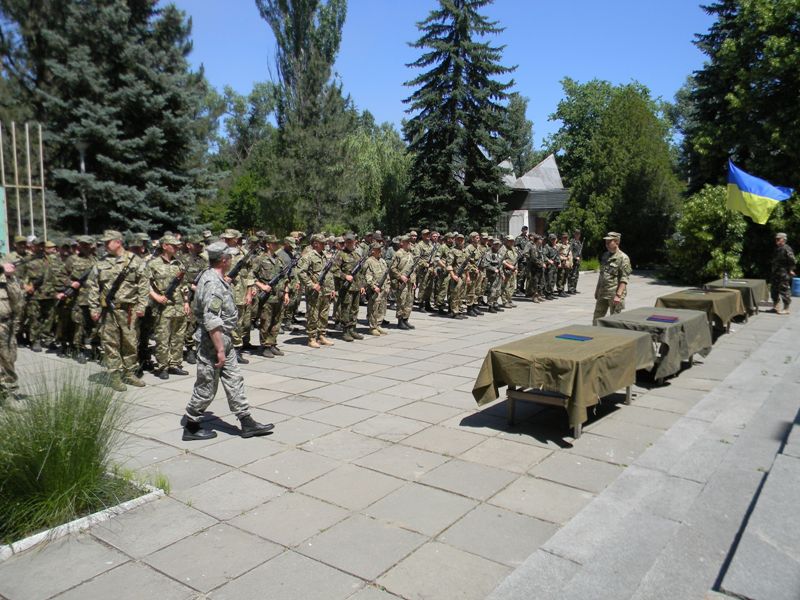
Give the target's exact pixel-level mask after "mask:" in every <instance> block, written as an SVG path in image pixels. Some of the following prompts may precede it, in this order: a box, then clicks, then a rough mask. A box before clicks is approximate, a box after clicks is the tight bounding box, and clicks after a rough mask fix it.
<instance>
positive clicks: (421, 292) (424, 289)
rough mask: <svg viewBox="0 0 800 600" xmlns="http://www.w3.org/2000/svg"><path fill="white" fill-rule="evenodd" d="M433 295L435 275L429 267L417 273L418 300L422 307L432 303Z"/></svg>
mask: <svg viewBox="0 0 800 600" xmlns="http://www.w3.org/2000/svg"><path fill="white" fill-rule="evenodd" d="M432 293H433V274H432V273H431V272H430V270H428V268H427V267H425V268H422V269H419V270H418V271H417V300H418V301H419V303H420V305H422V304H424V303H425V302H430V301H431V295H432Z"/></svg>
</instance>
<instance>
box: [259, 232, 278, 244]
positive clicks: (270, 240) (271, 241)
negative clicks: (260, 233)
mask: <svg viewBox="0 0 800 600" xmlns="http://www.w3.org/2000/svg"><path fill="white" fill-rule="evenodd" d="M262 239H263V240H264V241H265V242H266V243H268V244H277V243H278V238H276V237H275V236H274V235H272V234H271V233H265V234H264V237H263V238H262Z"/></svg>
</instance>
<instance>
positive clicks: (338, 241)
mask: <svg viewBox="0 0 800 600" xmlns="http://www.w3.org/2000/svg"><path fill="white" fill-rule="evenodd" d="M343 250H344V236H341V235H337V236H336V237H335V238H333V244H332V245H331V246H330V249H329V251H328V252H327V257H328V258H330V257H331V256H333V259H334V260H333V267H332V268H331V275H334V273H333V271H335V269H336V257H337V256H338V255H339V252H342V251H343ZM341 287H342V281H341V280H340V279H339V278H338V277H335V276H334V277H333V289H334V291H335V292H336V300H335V301H334V302H333V313H332V315H331V316H332V318H333V325H334V327H336V328H337V329H344V327H343V325H342V316H341V300H342V297H341V295H340V294H339V290H340V288H341Z"/></svg>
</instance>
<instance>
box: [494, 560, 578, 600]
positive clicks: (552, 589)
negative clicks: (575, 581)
mask: <svg viewBox="0 0 800 600" xmlns="http://www.w3.org/2000/svg"><path fill="white" fill-rule="evenodd" d="M579 569H580V565H578V564H576V563H574V562H572V561H570V560H567V559H565V558H562V557H560V556H556V555H555V554H551V553H549V552H544V551H542V550H538V551H537V552H534V553H533V554H531V555H530V556H529V557H528V558H527V559H526V560H525V562H524V563H523V564H522V565H521V566H520V567H518V568H517V569H515V570H514V572H513V573H512V574H511V575H509V576H508V577H507V578H506V579H504V580H503V581H502V583H501V584H500V585H499V586H497V588H496V589H495V590H494V591H493V592H492V593H491V594H490V595H489V596H488V598H487V600H531V581H537V582H538V585H537V588H536V600H561V590H562V588H563V587H564V585H566V583H567V582H568V581H569V580H570V579H572V577H573V576H574V575H575V574H576V573H577V572H578V570H579Z"/></svg>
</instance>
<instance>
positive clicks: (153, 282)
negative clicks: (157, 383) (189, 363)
mask: <svg viewBox="0 0 800 600" xmlns="http://www.w3.org/2000/svg"><path fill="white" fill-rule="evenodd" d="M160 245H161V254H160V256H156V257H155V258H153V260H151V261H149V262H148V263H147V271H146V273H147V278H148V280H149V282H150V291H149V294H150V299H151V300H152V301H153V306H152V317H153V335H154V337H155V340H156V348H155V359H156V365H155V370H154V371H153V374H154V375H155V376H156V377H158V378H159V379H169V376H170V375H188V374H189V372H188V371H184V370H183V368H182V366H183V365H182V364H181V363H182V362H183V338H184V336H185V335H186V316H187V315H188V314H189V312H190V309H189V286H188V283H187V282H186V267H184V266H183V264H181V262H180V261H179V260H178V259H177V258H176V257H175V254H176V253H177V251H178V246H179V245H180V241H179V240H178V239H177V238H175V237H173V236H166V235H165V236H164V237H162V238H161V240H160ZM176 286H177V287H176ZM168 293H169V296H168V295H167V294H168Z"/></svg>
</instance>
